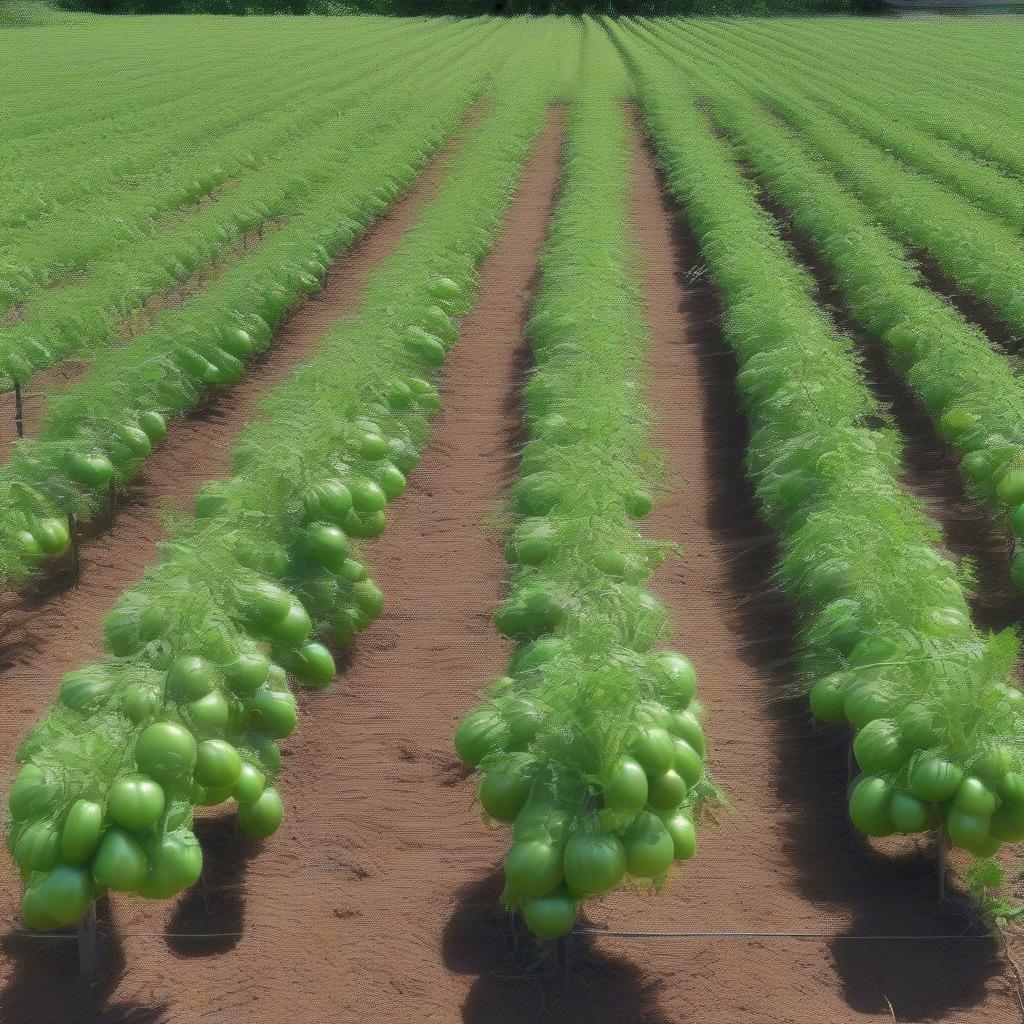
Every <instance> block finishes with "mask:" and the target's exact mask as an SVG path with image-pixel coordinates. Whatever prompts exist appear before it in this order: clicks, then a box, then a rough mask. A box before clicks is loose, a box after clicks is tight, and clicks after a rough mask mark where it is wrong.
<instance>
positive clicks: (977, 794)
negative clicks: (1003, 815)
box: [953, 775, 997, 818]
mask: <svg viewBox="0 0 1024 1024" xmlns="http://www.w3.org/2000/svg"><path fill="white" fill-rule="evenodd" d="M996 804H997V800H996V795H995V793H993V792H992V791H991V790H990V789H989V788H988V787H987V786H986V785H985V783H984V782H982V781H981V779H978V778H975V777H973V776H971V775H968V776H967V778H965V779H964V780H963V781H962V782H961V783H960V787H959V788H958V789H957V791H956V795H955V796H954V797H953V806H954V807H955V808H956V809H957V810H958V811H962V812H963V813H964V814H970V815H973V816H975V817H979V818H989V817H991V816H992V814H993V813H994V812H995V809H996Z"/></svg>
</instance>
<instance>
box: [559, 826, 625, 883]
mask: <svg viewBox="0 0 1024 1024" xmlns="http://www.w3.org/2000/svg"><path fill="white" fill-rule="evenodd" d="M562 868H563V871H564V872H565V880H566V882H567V883H568V884H569V886H570V888H571V889H572V890H574V891H575V892H579V893H589V894H592V895H597V894H599V893H602V892H608V891H609V890H610V889H614V888H615V886H616V885H618V884H619V882H621V881H622V879H623V876H624V875H625V874H626V850H625V847H624V846H623V845H622V840H620V839H619V838H618V837H616V836H613V835H609V834H608V833H607V832H578V833H577V834H576V835H574V836H572V837H571V838H570V839H569V841H568V842H567V843H566V844H565V853H564V854H563V857H562Z"/></svg>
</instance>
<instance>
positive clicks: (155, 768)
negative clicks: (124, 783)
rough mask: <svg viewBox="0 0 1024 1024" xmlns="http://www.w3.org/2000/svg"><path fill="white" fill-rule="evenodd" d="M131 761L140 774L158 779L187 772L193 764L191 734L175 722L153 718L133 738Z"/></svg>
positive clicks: (172, 777) (193, 740) (193, 742)
mask: <svg viewBox="0 0 1024 1024" xmlns="http://www.w3.org/2000/svg"><path fill="white" fill-rule="evenodd" d="M135 763H136V764H137V765H138V767H139V771H140V772H142V774H144V775H150V776H152V777H153V778H154V779H157V780H158V781H160V780H164V779H177V778H180V777H182V776H187V775H190V774H191V773H192V769H193V768H194V767H195V764H196V741H195V738H194V737H193V735H192V733H190V732H189V731H188V729H186V728H184V727H183V726H180V725H178V724H177V722H154V723H153V724H152V725H149V726H147V727H146V728H145V729H144V730H143V731H142V733H141V734H140V736H139V738H138V739H137V740H136V741H135Z"/></svg>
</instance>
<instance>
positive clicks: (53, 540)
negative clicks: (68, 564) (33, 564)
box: [28, 517, 71, 558]
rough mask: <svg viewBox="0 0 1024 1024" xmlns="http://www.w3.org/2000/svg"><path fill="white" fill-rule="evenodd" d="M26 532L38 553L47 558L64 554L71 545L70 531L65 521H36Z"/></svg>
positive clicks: (51, 519) (48, 519) (47, 519)
mask: <svg viewBox="0 0 1024 1024" xmlns="http://www.w3.org/2000/svg"><path fill="white" fill-rule="evenodd" d="M28 532H29V534H30V535H31V537H32V540H33V541H34V542H35V544H36V546H37V547H38V549H39V551H40V552H41V553H42V554H43V555H46V556H47V557H49V558H53V557H55V556H57V555H62V554H64V552H65V551H67V549H68V546H69V545H70V544H71V531H70V529H69V528H68V523H67V520H66V519H57V518H52V517H48V518H46V519H37V520H36V521H35V522H34V523H33V524H32V525H31V527H30V528H29V531H28Z"/></svg>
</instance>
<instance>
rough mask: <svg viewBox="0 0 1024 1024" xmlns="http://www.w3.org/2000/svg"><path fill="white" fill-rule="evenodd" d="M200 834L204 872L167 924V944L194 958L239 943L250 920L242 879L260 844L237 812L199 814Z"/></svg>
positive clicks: (182, 898) (197, 833)
mask: <svg viewBox="0 0 1024 1024" xmlns="http://www.w3.org/2000/svg"><path fill="white" fill-rule="evenodd" d="M195 833H196V837H197V838H198V839H199V843H200V845H201V846H202V848H203V875H202V877H201V878H200V880H199V882H198V884H197V885H194V886H193V887H192V888H191V889H189V890H188V891H187V892H186V893H185V894H184V895H183V896H182V897H181V898H180V900H179V901H178V903H177V905H176V906H175V908H174V913H173V915H172V916H171V920H170V922H169V924H168V926H167V931H168V932H169V933H170V934H169V936H168V939H167V945H168V946H170V948H171V949H172V950H174V952H175V953H177V954H178V955H179V956H182V957H187V958H190V959H191V958H195V957H204V956H216V955H218V954H220V953H226V952H227V951H228V950H230V949H233V948H234V947H235V946H236V945H238V942H239V940H240V939H241V936H242V931H243V928H244V925H245V892H244V889H243V885H242V883H243V880H244V877H245V872H246V869H247V867H248V865H249V861H250V860H251V859H252V858H253V857H254V856H256V855H257V854H258V853H259V849H260V846H261V844H260V843H258V842H255V841H253V840H246V839H244V838H243V837H241V836H239V834H238V830H237V829H236V828H235V818H234V815H233V814H228V815H220V816H218V817H211V818H201V819H197V820H196V823H195ZM207 936H210V937H209V938H207Z"/></svg>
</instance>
